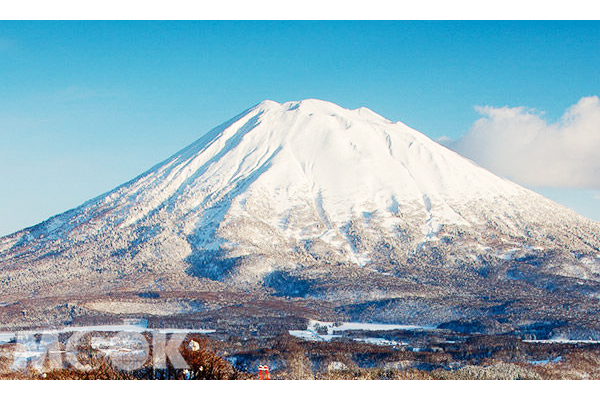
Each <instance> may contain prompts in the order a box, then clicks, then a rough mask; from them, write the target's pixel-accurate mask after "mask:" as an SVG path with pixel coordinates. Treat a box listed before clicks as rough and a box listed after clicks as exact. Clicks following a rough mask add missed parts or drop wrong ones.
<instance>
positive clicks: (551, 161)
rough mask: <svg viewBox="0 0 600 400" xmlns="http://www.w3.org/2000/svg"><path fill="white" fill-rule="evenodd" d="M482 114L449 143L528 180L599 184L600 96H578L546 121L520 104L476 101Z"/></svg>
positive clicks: (499, 171) (498, 169)
mask: <svg viewBox="0 0 600 400" xmlns="http://www.w3.org/2000/svg"><path fill="white" fill-rule="evenodd" d="M476 109H477V111H478V112H479V113H480V114H481V115H482V118H480V119H479V120H477V121H476V122H475V123H474V124H473V126H472V127H471V128H470V130H469V131H468V132H467V134H465V135H464V136H463V137H462V138H460V139H459V140H457V141H456V142H453V143H451V144H450V146H451V147H452V148H454V149H455V150H457V151H458V152H459V153H461V154H463V155H464V156H466V157H468V158H470V159H472V160H474V161H476V162H477V163H479V164H480V165H482V166H484V167H486V168H488V169H490V170H491V171H493V172H495V173H497V174H500V175H503V176H506V177H508V178H510V179H513V180H515V181H517V182H519V183H522V184H524V185H529V186H538V187H539V186H549V187H573V188H600V99H599V98H598V96H591V97H583V98H582V99H581V100H579V101H578V102H577V104H575V105H573V106H571V107H570V108H569V109H567V110H566V111H565V113H564V114H563V116H562V117H561V118H560V120H559V121H557V122H555V123H549V122H548V121H546V120H545V119H544V118H543V117H542V116H541V114H540V113H538V112H536V111H535V110H532V109H528V108H525V107H514V108H510V107H501V108H496V107H490V106H485V107H476Z"/></svg>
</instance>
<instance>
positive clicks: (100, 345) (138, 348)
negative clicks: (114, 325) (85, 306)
mask: <svg viewBox="0 0 600 400" xmlns="http://www.w3.org/2000/svg"><path fill="white" fill-rule="evenodd" d="M36 336H38V337H39V338H36ZM186 336H187V334H186V333H173V334H171V336H170V337H169V338H167V334H166V333H160V332H152V333H147V336H144V335H142V334H141V333H139V332H118V333H115V334H112V335H106V334H105V335H102V336H100V335H97V334H94V333H90V332H75V333H73V334H72V335H71V336H70V337H69V338H68V340H67V341H66V343H65V344H63V343H61V342H60V341H59V335H58V334H57V333H41V334H37V335H36V334H31V333H17V334H16V346H15V350H14V353H13V354H14V359H13V363H12V370H13V371H24V370H25V369H26V368H27V367H28V366H29V367H30V368H32V369H35V370H38V371H40V372H41V371H42V370H53V369H62V368H65V367H68V368H74V369H76V370H78V371H90V370H92V368H93V367H92V365H91V364H92V361H93V353H99V354H102V355H103V356H107V357H108V359H109V360H110V362H111V364H112V365H113V366H114V367H115V368H117V369H119V370H122V371H135V370H138V369H141V368H143V367H144V366H145V365H147V363H148V361H150V357H152V359H151V361H152V366H153V368H155V369H165V368H167V360H169V362H170V364H171V366H172V367H173V368H174V369H181V370H186V369H189V368H190V367H189V365H188V364H187V362H186V361H185V359H184V358H183V356H182V355H181V353H180V351H179V348H180V346H181V345H182V344H183V342H184V340H185V339H186ZM194 343H195V344H194ZM189 347H190V348H191V349H192V351H194V350H193V349H194V348H199V346H198V344H197V343H196V342H194V341H193V340H192V341H190V343H189Z"/></svg>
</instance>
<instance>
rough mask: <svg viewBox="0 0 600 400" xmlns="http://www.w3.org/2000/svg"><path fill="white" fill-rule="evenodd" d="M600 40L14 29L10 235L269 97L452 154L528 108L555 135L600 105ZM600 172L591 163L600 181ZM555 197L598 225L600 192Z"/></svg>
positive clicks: (476, 27) (565, 30) (2, 82)
mask: <svg viewBox="0 0 600 400" xmlns="http://www.w3.org/2000/svg"><path fill="white" fill-rule="evenodd" d="M599 28H600V23H598V22H403V21H399V22H289V21H288V22H5V21H0V143H1V144H0V168H1V170H2V175H0V188H1V189H0V190H1V192H2V195H1V196H0V234H8V233H10V232H12V231H15V230H18V229H21V228H24V227H26V226H29V225H32V224H35V223H38V222H41V221H42V220H44V219H46V218H48V217H50V216H52V215H54V214H57V213H60V212H62V211H65V210H67V209H69V208H72V207H75V206H77V205H79V204H81V203H82V202H84V201H85V200H87V199H89V198H92V197H95V196H97V195H99V194H101V193H103V192H105V191H107V190H110V189H112V188H113V187H115V186H117V185H119V184H121V183H123V182H125V181H127V180H129V179H131V178H133V177H134V176H136V175H138V174H139V173H141V172H143V171H144V170H146V169H147V168H149V167H151V166H152V165H154V164H156V163H158V162H159V161H161V160H162V159H164V158H166V157H168V156H169V155H170V154H172V153H174V152H175V151H177V150H179V149H180V148H182V147H184V146H186V145H187V144H189V143H190V142H192V141H194V140H196V139H197V138H198V137H200V136H201V135H202V134H204V133H205V132H207V131H208V130H209V129H211V128H212V127H214V126H216V125H219V124H220V123H222V122H223V121H225V120H227V119H229V118H230V117H232V116H233V115H235V114H237V113H239V112H240V111H242V110H244V109H246V108H248V107H250V106H252V105H253V104H256V103H258V102H260V101H262V100H264V99H271V100H276V101H279V102H283V101H288V100H300V99H304V98H320V99H324V100H328V101H332V102H335V103H338V104H340V105H342V106H344V107H348V108H356V107H359V106H366V107H369V108H371V109H373V110H374V111H376V112H378V113H380V114H382V115H384V116H385V117H387V118H389V119H392V120H401V121H403V122H404V123H406V124H408V125H410V126H412V127H414V128H416V129H418V130H420V131H421V132H423V133H425V134H427V135H429V136H430V137H432V138H436V139H437V138H440V137H446V139H445V140H446V142H447V143H453V142H454V141H456V142H457V143H458V142H460V140H461V138H462V137H464V136H465V135H466V136H467V137H470V136H469V135H468V133H470V135H471V136H473V135H475V134H479V133H478V132H477V131H476V130H474V129H473V124H474V123H475V122H476V121H478V120H480V119H481V118H492V117H489V115H488V116H487V117H486V116H485V115H482V114H481V110H480V111H479V112H478V111H477V110H476V109H475V107H476V106H490V107H493V108H502V107H505V106H507V107H508V108H509V109H511V110H522V109H519V108H518V107H525V108H526V110H525V111H522V112H521V114H523V113H526V114H531V115H535V116H537V117H538V118H539V119H540V120H542V121H544V123H546V124H547V126H549V127H550V128H548V129H550V131H554V128H552V127H553V126H554V125H553V124H562V122H560V121H561V117H562V116H563V114H565V111H566V110H568V109H569V108H570V107H573V106H574V105H576V104H578V102H580V100H581V99H582V98H591V97H593V96H598V95H600V79H599V77H600V33H599V32H600V29H599ZM592 103H593V102H592ZM592 106H593V104H592ZM531 109H535V110H531ZM594 110H595V109H594ZM594 110H592V111H590V113H595V111H594ZM587 112H588V111H586V113H587ZM513 114H515V118H516V117H519V115H520V114H519V113H518V112H514V113H513ZM494 115H495V114H494ZM594 115H595V114H594ZM563 118H564V117H563ZM594 118H595V117H593V116H592V117H589V118H587V119H585V120H586V121H588V120H590V121H592V122H591V124H592V125H593V122H594V121H595V119H594ZM493 122H497V121H495V120H494V121H493ZM494 126H495V127H496V128H498V127H499V126H500V127H501V125H499V123H498V124H496V125H494ZM502 126H503V125H502ZM561 126H562V125H561ZM586 126H587V125H586ZM498 129H500V128H498ZM591 130H592V131H593V128H592V129H591ZM587 131H589V130H586V132H587ZM561 132H562V131H561ZM569 132H570V131H569V130H568V129H566V133H565V134H569ZM500 134H503V133H500ZM561 134H562V133H561ZM591 134H593V135H596V136H598V137H600V132H597V131H593V132H592V133H591ZM507 137H508V136H507ZM594 143H595V142H594ZM587 147H588V148H592V149H594V147H593V146H592V147H590V146H587ZM597 150H599V151H600V149H597ZM471 151H473V150H472V147H471ZM599 158H600V157H599ZM476 161H478V162H481V163H482V165H485V162H486V160H481V161H480V160H476ZM597 167H598V169H593V168H595V166H591V167H590V166H589V165H587V164H586V168H592V169H591V171H592V173H591V174H592V176H591V178H592V182H593V181H594V175H593V171H597V172H600V165H597ZM515 179H516V178H515ZM599 179H600V178H599ZM516 180H518V179H516ZM597 181H598V179H597V180H596V182H597ZM527 182H531V181H527ZM544 182H546V181H544ZM553 185H554V183H552V182H551V184H550V186H549V187H543V188H537V187H535V186H536V185H535V180H534V181H533V184H528V186H529V187H535V188H536V189H538V190H540V191H541V192H542V193H543V194H545V195H548V196H550V197H551V198H554V199H556V200H559V201H562V202H563V203H564V204H567V205H568V206H570V207H573V208H575V209H576V210H577V211H579V212H580V213H582V214H584V215H587V216H590V217H592V218H596V219H599V220H600V212H599V211H598V209H600V207H599V206H600V190H598V189H600V185H598V186H595V187H583V186H586V185H587V186H590V184H588V183H586V184H585V185H584V184H582V185H579V186H578V187H570V188H569V189H563V188H560V187H559V186H564V185H563V184H562V183H561V182H560V181H557V183H556V185H554V186H557V187H558V188H557V187H553ZM546 186H547V185H546ZM591 186H594V185H593V184H592V185H591Z"/></svg>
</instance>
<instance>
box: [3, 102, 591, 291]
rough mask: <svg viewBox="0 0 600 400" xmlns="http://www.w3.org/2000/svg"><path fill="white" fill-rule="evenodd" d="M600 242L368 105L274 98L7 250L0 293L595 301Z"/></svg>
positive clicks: (548, 204)
mask: <svg viewBox="0 0 600 400" xmlns="http://www.w3.org/2000/svg"><path fill="white" fill-rule="evenodd" d="M599 232H600V224H598V223H595V222H593V221H590V220H588V219H585V218H583V217H581V216H579V215H577V214H576V213H574V212H572V211H570V210H568V209H566V208H564V207H562V206H560V205H558V204H556V203H554V202H552V201H550V200H548V199H546V198H544V197H542V196H540V195H538V194H535V193H533V192H531V191H529V190H527V189H525V188H523V187H520V186H519V185H516V184H514V183H512V182H510V181H507V180H505V179H502V178H499V177H497V176H495V175H494V174H492V173H490V172H489V171H487V170H485V169H483V168H481V167H479V166H477V165H475V164H474V163H472V162H471V161H469V160H467V159H465V158H463V157H461V156H460V155H458V154H456V153H454V152H453V151H451V150H449V149H447V148H445V147H443V146H441V145H440V144H438V143H436V142H434V141H432V140H430V139H429V138H427V137H426V136H425V135H423V134H421V133H419V132H417V131H415V130H414V129H411V128H409V127H407V126H406V125H404V124H402V123H400V122H391V121H388V120H387V119H385V118H383V117H381V116H380V115H378V114H376V113H374V112H372V111H370V110H368V109H366V108H360V109H357V110H346V109H343V108H341V107H339V106H337V105H335V104H332V103H328V102H324V101H319V100H304V101H301V102H288V103H283V104H278V103H276V102H273V101H265V102H263V103H260V104H259V105H257V106H255V107H253V108H251V109H249V110H247V111H245V112H244V113H242V114H240V115H238V116H237V117H235V118H233V119H232V120H230V121H228V122H226V123H225V124H223V125H221V126H219V127H217V128H215V129H214V130H213V131H211V132H209V133H208V134H206V135H204V136H203V137H202V138H201V139H200V140H199V141H197V142H195V143H193V144H192V145H190V146H189V147H187V148H185V149H183V150H182V151H180V152H179V153H177V154H175V155H174V156H172V157H171V158H169V159H167V160H165V161H164V162H162V163H161V164H158V165H157V166H155V167H153V168H152V169H151V170H149V171H147V172H145V173H144V174H142V175H140V176H139V177H137V178H135V179H133V180H132V181H130V182H128V183H126V184H124V185H122V186H120V187H119V188H117V189H115V190H113V191H111V192H109V193H107V194H104V195H102V196H100V197H98V198H96V199H93V200H91V201H89V202H87V203H85V204H83V205H82V206H80V207H78V208H76V209H73V210H70V211H68V212H66V213H64V214H61V215H58V216H56V217H53V218H51V219H49V220H48V221H45V222H43V223H41V224H39V225H37V226H34V227H31V228H28V229H25V230H23V231H20V232H17V233H14V234H12V235H10V236H7V237H5V238H2V239H0V293H1V294H2V295H4V296H12V297H13V298H19V297H22V296H24V295H30V294H38V295H50V294H56V293H60V294H61V295H66V294H68V293H81V292H82V291H84V292H86V293H87V292H89V293H109V292H115V291H116V292H118V291H125V290H159V291H160V290H192V289H194V290H223V289H224V288H237V289H239V290H263V289H264V290H266V293H275V294H279V295H291V296H305V297H312V298H320V299H329V300H335V301H342V300H343V301H351V302H357V301H367V300H381V299H388V298H402V297H407V296H418V297H427V298H430V297H436V296H459V297H460V296H467V297H469V296H482V295H483V294H482V293H484V292H494V291H496V290H506V294H507V295H508V293H512V291H513V290H515V291H516V292H515V293H537V292H536V290H542V291H544V290H547V286H548V283H547V279H554V281H553V282H555V284H554V286H555V287H556V286H558V287H559V289H557V290H559V291H560V290H564V291H566V292H565V293H571V292H572V290H571V287H573V288H575V289H573V290H576V291H578V292H577V293H579V292H581V289H582V288H585V289H586V290H587V292H586V294H585V296H588V297H587V298H589V296H592V298H596V297H597V296H598V293H599V292H598V291H597V290H596V289H595V287H596V286H594V285H595V283H594V282H595V281H596V280H599V279H600V234H599ZM548 277H550V278H548ZM565 279H566V280H565ZM556 282H560V284H557V283H556ZM503 285H509V286H510V288H511V289H502V288H503V287H504V286H503ZM511 285H512V286H511ZM515 285H516V286H515ZM523 285H525V286H523ZM589 285H592V286H589ZM515 288H516V289H515ZM237 289H236V290H237ZM540 293H541V294H540V296H543V295H547V293H546V292H540ZM543 293H546V294H543ZM552 295H556V293H555V291H554V292H552ZM515 296H517V295H515ZM561 296H562V295H561ZM569 296H570V294H569ZM594 296H596V297H594Z"/></svg>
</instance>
